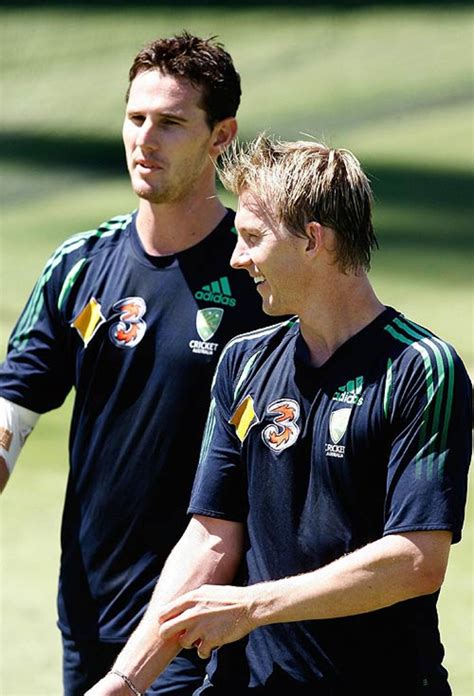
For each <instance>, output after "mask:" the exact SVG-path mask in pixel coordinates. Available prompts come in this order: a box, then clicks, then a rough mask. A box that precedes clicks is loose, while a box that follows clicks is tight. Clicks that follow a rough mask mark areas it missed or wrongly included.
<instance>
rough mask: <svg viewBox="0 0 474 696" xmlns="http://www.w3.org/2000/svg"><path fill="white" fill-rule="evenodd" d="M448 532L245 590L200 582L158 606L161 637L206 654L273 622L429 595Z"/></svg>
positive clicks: (399, 539) (438, 578) (398, 540)
mask: <svg viewBox="0 0 474 696" xmlns="http://www.w3.org/2000/svg"><path fill="white" fill-rule="evenodd" d="M450 542H451V534H450V532H442V531H440V532H418V533H416V532H415V533H412V534H404V535H393V536H389V537H385V538H383V539H379V540H378V541H375V542H373V543H371V544H368V545H367V546H365V547H364V548H362V549H359V550H357V551H354V552H353V553H351V554H348V555H347V556H344V557H342V558H340V559H338V560H336V561H334V562H333V563H330V564H329V565H327V566H325V567H323V568H319V569H318V570H314V571H309V572H308V573H303V574H301V575H297V576H292V577H287V578H282V579H280V580H271V581H268V582H261V583H257V584H255V585H250V586H247V587H233V586H230V587H229V586H224V587H221V586H210V585H207V586H206V585H204V586H201V587H199V588H198V589H196V590H194V591H192V592H189V593H187V594H185V595H183V596H181V597H179V598H178V599H177V600H176V601H173V602H171V603H170V604H168V605H167V606H165V607H163V608H162V611H161V615H160V617H159V618H160V622H161V636H162V638H164V639H169V638H170V637H171V636H172V635H176V634H177V633H178V634H179V633H180V632H182V631H184V630H185V631H186V633H187V635H188V636H189V639H190V640H192V639H196V638H198V637H199V639H200V640H201V641H202V643H201V648H200V652H202V654H203V655H208V654H209V653H210V651H211V650H212V649H213V648H214V647H216V646H219V645H224V644H226V643H231V642H233V641H235V640H239V639H240V638H242V637H243V636H244V635H246V634H247V633H249V632H250V631H252V630H254V629H255V628H258V627H259V626H264V625H268V624H273V623H283V622H291V621H305V620H314V619H330V618H338V617H343V616H353V615H355V614H362V613H365V612H370V611H375V610H377V609H381V608H383V607H387V606H390V605H392V604H395V603H397V602H401V601H404V600H406V599H411V598H413V597H416V596H419V595H423V594H429V593H432V592H434V591H435V590H437V589H438V587H439V586H440V584H441V582H442V580H443V577H444V572H445V569H446V564H447V559H448V554H449V547H450Z"/></svg>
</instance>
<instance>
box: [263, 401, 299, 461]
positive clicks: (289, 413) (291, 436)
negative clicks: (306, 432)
mask: <svg viewBox="0 0 474 696" xmlns="http://www.w3.org/2000/svg"><path fill="white" fill-rule="evenodd" d="M266 413H267V414H268V415H270V416H273V423H272V424H271V425H267V426H266V428H264V429H263V430H262V440H263V441H264V443H265V444H266V445H267V447H270V449H272V450H274V451H275V452H281V451H282V450H284V449H286V448H287V447H291V445H294V443H295V442H296V440H297V439H298V435H299V434H300V428H299V425H298V423H297V421H298V419H299V417H300V407H299V404H298V402H297V401H294V400H293V399H278V401H273V402H272V403H271V404H270V406H268V408H267V410H266Z"/></svg>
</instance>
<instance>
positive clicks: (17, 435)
mask: <svg viewBox="0 0 474 696" xmlns="http://www.w3.org/2000/svg"><path fill="white" fill-rule="evenodd" d="M39 417H40V414H39V413H35V412H34V411H30V410H29V409H27V408H24V407H23V406H18V404H14V403H13V401H8V399H4V398H3V397H2V396H0V493H1V492H2V491H3V489H4V488H5V486H6V485H7V482H8V479H9V478H10V475H11V473H12V471H13V467H14V466H15V463H16V460H17V459H18V455H19V454H20V451H21V448H22V447H23V445H24V444H25V440H26V438H27V437H28V435H29V434H30V433H31V431H32V430H33V428H34V427H35V425H36V423H37V421H38V418H39Z"/></svg>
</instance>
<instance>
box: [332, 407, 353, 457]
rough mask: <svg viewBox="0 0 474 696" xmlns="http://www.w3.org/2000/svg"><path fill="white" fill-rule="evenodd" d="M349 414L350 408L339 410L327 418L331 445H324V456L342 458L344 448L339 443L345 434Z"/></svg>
mask: <svg viewBox="0 0 474 696" xmlns="http://www.w3.org/2000/svg"><path fill="white" fill-rule="evenodd" d="M351 413H352V409H351V408H339V409H337V410H336V411H333V412H332V413H331V415H330V417H329V435H330V437H331V440H332V443H329V442H328V443H326V455H327V456H328V457H338V458H342V457H343V456H344V452H345V449H346V447H345V445H340V444H339V443H340V441H341V440H342V438H343V437H344V435H345V433H346V430H347V426H348V424H349V418H350V417H351Z"/></svg>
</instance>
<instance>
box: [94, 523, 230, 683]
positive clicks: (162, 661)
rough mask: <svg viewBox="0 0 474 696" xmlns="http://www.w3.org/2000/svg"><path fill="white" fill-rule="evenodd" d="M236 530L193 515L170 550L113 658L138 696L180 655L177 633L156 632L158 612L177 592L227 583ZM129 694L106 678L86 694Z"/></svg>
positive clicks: (115, 680)
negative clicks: (141, 610) (137, 618)
mask: <svg viewBox="0 0 474 696" xmlns="http://www.w3.org/2000/svg"><path fill="white" fill-rule="evenodd" d="M241 547H242V529H241V525H239V524H237V523H230V522H226V521H221V520H212V519H208V518H199V517H195V518H193V519H192V520H191V522H190V523H189V526H188V528H187V529H186V531H185V533H184V534H183V536H182V537H181V539H180V541H179V542H178V543H177V544H176V546H175V547H174V549H173V551H172V552H171V554H170V556H169V557H168V560H167V561H166V564H165V566H164V568H163V572H162V574H161V577H160V580H159V581H158V583H157V585H156V588H155V591H154V593H153V596H152V598H151V601H150V604H149V606H148V609H147V610H146V612H145V615H144V616H143V618H142V620H141V622H140V623H139V625H138V627H137V628H136V630H135V631H134V633H133V634H132V636H131V637H130V639H129V640H128V642H127V644H126V646H125V647H124V649H123V650H122V651H121V653H120V654H119V656H118V657H117V659H116V661H115V664H114V667H113V668H114V670H117V672H120V673H121V674H123V675H125V677H127V678H128V679H130V681H131V682H132V684H133V685H134V687H135V688H136V689H137V690H138V691H139V692H140V693H143V692H144V691H145V690H146V689H147V688H148V687H149V686H150V684H152V683H153V681H154V680H155V679H156V677H157V676H158V675H159V674H161V672H162V671H163V670H164V669H165V668H166V666H167V665H168V664H169V662H170V661H171V660H172V659H173V658H174V657H175V656H176V655H177V654H178V653H179V652H180V650H181V648H182V646H181V645H180V643H179V642H178V640H179V638H180V635H179V633H177V634H175V635H171V636H168V637H167V638H166V640H163V639H162V638H161V637H160V634H159V627H160V624H159V620H158V617H159V616H160V612H161V608H162V606H163V604H165V603H166V602H170V601H172V600H173V599H175V598H176V597H179V596H180V595H181V594H183V593H185V592H188V591H190V590H192V589H194V588H197V587H199V586H201V585H202V584H205V583H229V582H232V580H233V578H234V575H235V572H236V569H237V566H238V563H239V560H240V554H241ZM122 694H123V696H130V690H129V688H128V687H127V686H126V684H125V682H124V681H123V679H122V681H121V678H120V677H118V676H117V675H116V674H115V675H114V674H109V675H107V676H106V677H105V679H103V680H101V681H100V682H99V683H98V684H97V685H96V686H95V687H94V688H93V689H91V690H90V691H88V692H87V694H86V696H122Z"/></svg>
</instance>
